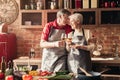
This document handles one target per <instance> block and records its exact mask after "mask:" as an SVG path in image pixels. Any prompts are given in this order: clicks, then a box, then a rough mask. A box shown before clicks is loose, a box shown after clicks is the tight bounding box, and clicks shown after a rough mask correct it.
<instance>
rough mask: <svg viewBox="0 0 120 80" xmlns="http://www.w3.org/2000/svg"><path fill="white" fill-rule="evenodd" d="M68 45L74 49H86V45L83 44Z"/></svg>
mask: <svg viewBox="0 0 120 80" xmlns="http://www.w3.org/2000/svg"><path fill="white" fill-rule="evenodd" d="M70 47H71V48H74V49H84V50H86V49H87V47H86V46H84V45H82V46H81V45H79V44H72V45H70Z"/></svg>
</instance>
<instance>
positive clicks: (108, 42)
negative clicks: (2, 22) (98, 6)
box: [8, 0, 120, 57]
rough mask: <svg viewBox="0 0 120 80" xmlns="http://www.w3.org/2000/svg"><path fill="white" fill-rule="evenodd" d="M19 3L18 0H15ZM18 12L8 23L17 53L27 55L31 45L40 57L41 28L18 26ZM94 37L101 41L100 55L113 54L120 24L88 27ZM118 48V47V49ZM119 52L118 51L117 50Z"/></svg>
mask: <svg viewBox="0 0 120 80" xmlns="http://www.w3.org/2000/svg"><path fill="white" fill-rule="evenodd" d="M16 1H17V2H18V4H19V0H16ZM20 16H21V15H20V14H19V16H18V18H17V19H16V21H15V22H14V23H12V24H11V25H9V27H8V29H9V30H8V32H9V33H15V34H16V37H17V52H18V53H17V55H18V57H19V56H28V55H29V51H30V48H31V46H32V41H33V47H34V49H35V53H36V57H41V53H42V49H41V48H40V46H39V42H40V36H41V32H42V29H23V28H21V26H20ZM89 29H91V31H92V33H93V34H94V36H95V37H97V38H98V40H101V41H102V45H103V50H102V51H101V52H102V55H105V56H106V55H107V56H113V54H114V50H113V49H114V48H113V47H114V46H113V45H114V41H116V42H117V44H118V45H120V26H119V27H112V26H104V27H89ZM119 50H120V49H119ZM119 54H120V52H119Z"/></svg>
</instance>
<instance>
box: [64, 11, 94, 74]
mask: <svg viewBox="0 0 120 80" xmlns="http://www.w3.org/2000/svg"><path fill="white" fill-rule="evenodd" d="M69 18H70V25H71V27H72V29H73V30H74V31H73V32H71V33H69V34H68V38H70V37H71V38H72V40H71V41H70V40H68V41H67V42H66V43H67V49H68V51H69V54H68V67H69V70H70V72H72V73H75V74H78V73H83V72H82V71H81V70H80V67H81V68H83V69H84V70H86V71H87V72H90V71H92V70H91V68H92V66H91V57H90V51H92V50H93V49H94V47H95V45H94V43H88V40H89V39H91V32H90V30H88V29H83V27H82V22H83V16H82V14H80V13H74V14H72V15H71V16H69Z"/></svg>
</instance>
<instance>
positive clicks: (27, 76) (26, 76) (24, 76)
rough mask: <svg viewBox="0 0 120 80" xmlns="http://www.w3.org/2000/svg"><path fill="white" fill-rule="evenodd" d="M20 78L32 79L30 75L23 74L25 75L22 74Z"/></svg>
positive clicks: (24, 79)
mask: <svg viewBox="0 0 120 80" xmlns="http://www.w3.org/2000/svg"><path fill="white" fill-rule="evenodd" d="M22 79H23V80H32V79H33V77H32V76H31V75H28V74H25V75H23V76H22Z"/></svg>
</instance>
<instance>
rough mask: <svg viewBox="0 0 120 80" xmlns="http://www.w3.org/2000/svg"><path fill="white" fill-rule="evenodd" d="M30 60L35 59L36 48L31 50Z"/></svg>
mask: <svg viewBox="0 0 120 80" xmlns="http://www.w3.org/2000/svg"><path fill="white" fill-rule="evenodd" d="M30 58H35V50H34V48H31V49H30Z"/></svg>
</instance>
